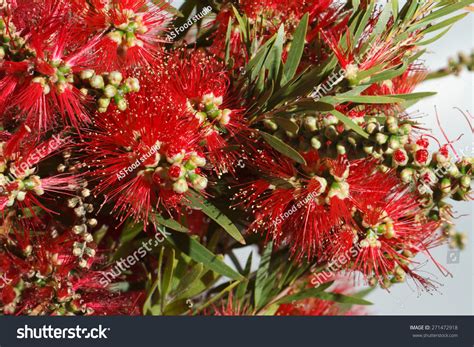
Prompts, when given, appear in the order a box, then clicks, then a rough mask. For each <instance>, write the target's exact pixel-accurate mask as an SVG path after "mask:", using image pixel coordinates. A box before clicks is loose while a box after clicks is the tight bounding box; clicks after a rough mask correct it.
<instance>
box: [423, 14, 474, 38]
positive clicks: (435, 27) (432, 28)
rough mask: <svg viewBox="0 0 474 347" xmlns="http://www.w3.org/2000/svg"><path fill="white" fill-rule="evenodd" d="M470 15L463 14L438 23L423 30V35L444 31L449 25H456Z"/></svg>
mask: <svg viewBox="0 0 474 347" xmlns="http://www.w3.org/2000/svg"><path fill="white" fill-rule="evenodd" d="M468 14H469V13H462V14H460V15H458V16H455V17H451V18H449V19H446V20H444V21H442V22H441V23H438V24H435V25H433V26H430V27H429V28H427V29H425V30H423V32H422V34H423V35H426V34H428V33H431V32H433V31H436V30H439V29H442V28H444V27H446V26H448V25H453V24H454V23H456V22H457V21H459V20H461V19H463V18H464V17H466V16H467V15H468Z"/></svg>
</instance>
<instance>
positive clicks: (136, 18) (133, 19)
mask: <svg viewBox="0 0 474 347" xmlns="http://www.w3.org/2000/svg"><path fill="white" fill-rule="evenodd" d="M116 16H117V18H124V17H125V18H126V21H125V22H124V23H122V24H119V25H114V27H113V29H111V30H110V32H109V33H108V34H107V37H108V38H109V39H110V40H112V41H113V42H115V43H116V44H117V46H118V47H119V50H122V51H124V52H125V51H127V49H128V48H131V47H135V46H138V47H143V45H144V43H143V41H142V40H140V39H139V38H138V35H143V34H146V33H147V32H148V30H149V29H148V28H147V27H146V25H145V24H144V23H143V15H142V14H137V13H135V12H133V11H132V10H130V9H125V10H123V11H120V12H119V11H118V10H117V13H116Z"/></svg>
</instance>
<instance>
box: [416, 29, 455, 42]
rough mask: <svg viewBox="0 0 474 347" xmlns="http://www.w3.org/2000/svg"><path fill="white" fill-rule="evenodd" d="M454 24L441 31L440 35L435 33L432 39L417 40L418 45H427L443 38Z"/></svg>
mask: <svg viewBox="0 0 474 347" xmlns="http://www.w3.org/2000/svg"><path fill="white" fill-rule="evenodd" d="M451 28H452V26H450V27H448V28H446V29H445V30H443V31H442V32H440V33H439V34H438V35H435V36H433V37H432V38H431V39H428V40H425V41H421V42H417V43H416V44H417V45H418V46H426V45H429V44H431V43H433V42H435V41H438V40H439V39H440V38H442V37H443V36H444V35H445V34H446V33H447V32H448V31H449V30H451Z"/></svg>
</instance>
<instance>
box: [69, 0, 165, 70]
mask: <svg viewBox="0 0 474 347" xmlns="http://www.w3.org/2000/svg"><path fill="white" fill-rule="evenodd" d="M74 4H75V9H76V12H77V14H78V16H79V20H80V21H81V22H82V23H83V27H82V28H81V29H80V30H82V31H83V34H84V35H85V37H88V36H90V35H96V34H100V33H104V35H103V36H102V38H101V40H100V42H99V44H98V49H99V53H98V54H97V60H96V62H97V65H98V66H97V67H98V68H99V69H104V70H105V71H111V70H115V69H123V68H127V67H130V66H135V65H145V64H151V63H152V62H153V61H154V60H155V59H156V58H157V56H158V54H159V51H160V48H159V44H160V42H164V40H163V39H160V34H161V33H162V32H163V31H164V30H165V24H166V22H167V21H168V20H169V19H170V17H169V16H168V15H167V12H166V11H164V10H165V9H166V7H167V6H168V4H167V3H166V2H162V4H161V5H155V4H152V3H151V2H150V1H146V0H107V1H102V0H92V1H86V0H74Z"/></svg>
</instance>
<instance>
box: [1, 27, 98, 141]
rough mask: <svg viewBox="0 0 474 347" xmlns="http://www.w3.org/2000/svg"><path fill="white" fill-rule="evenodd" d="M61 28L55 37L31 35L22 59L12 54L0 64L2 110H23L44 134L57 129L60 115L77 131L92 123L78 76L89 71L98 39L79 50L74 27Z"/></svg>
mask: <svg viewBox="0 0 474 347" xmlns="http://www.w3.org/2000/svg"><path fill="white" fill-rule="evenodd" d="M57 29H58V31H57V32H56V33H54V34H51V33H47V34H45V33H41V32H37V33H35V32H33V33H31V35H29V36H28V37H27V38H26V41H25V43H24V47H25V52H24V53H22V54H21V55H20V56H21V57H22V58H21V59H20V60H18V58H13V57H12V56H10V54H9V55H8V56H6V57H5V60H4V61H3V64H1V65H0V87H2V90H1V91H0V110H1V111H4V112H5V113H8V112H14V110H15V109H16V108H19V109H20V111H21V114H20V115H21V116H22V115H26V124H28V125H29V126H30V127H31V128H34V129H38V130H39V131H40V132H41V131H45V130H48V129H50V128H52V127H53V126H57V122H56V120H57V114H59V115H60V116H61V118H62V120H63V121H64V122H65V123H69V124H71V125H73V126H74V127H76V128H77V127H78V126H79V124H81V123H85V122H88V121H89V116H88V115H87V113H86V111H85V108H84V103H85V102H86V101H87V99H86V97H85V96H84V95H83V94H82V93H81V91H80V90H79V89H78V88H77V87H76V86H75V85H74V74H75V73H79V72H81V71H83V70H85V69H86V68H87V64H88V63H89V55H90V54H91V52H92V51H93V48H94V46H95V45H96V43H97V40H95V39H92V40H90V41H89V42H88V43H87V44H85V45H83V46H80V47H79V48H77V47H74V46H72V38H73V36H72V35H71V32H70V30H71V28H70V27H63V29H59V28H57ZM19 118H20V117H19Z"/></svg>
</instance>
